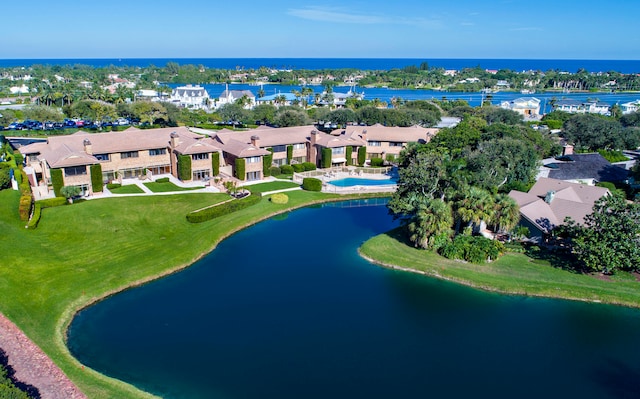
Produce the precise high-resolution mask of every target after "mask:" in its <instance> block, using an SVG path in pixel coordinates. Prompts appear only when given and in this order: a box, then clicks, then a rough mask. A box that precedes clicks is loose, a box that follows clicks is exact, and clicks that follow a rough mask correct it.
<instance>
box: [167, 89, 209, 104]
mask: <svg viewBox="0 0 640 399" xmlns="http://www.w3.org/2000/svg"><path fill="white" fill-rule="evenodd" d="M169 101H170V102H172V103H173V104H175V105H177V106H179V107H184V108H190V109H207V108H208V107H209V102H210V101H211V98H210V97H209V93H207V91H206V90H205V88H204V87H202V86H199V85H195V86H194V85H190V84H189V85H186V86H180V87H176V88H175V89H173V91H171V95H170V96H169Z"/></svg>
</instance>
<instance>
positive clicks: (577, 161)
mask: <svg viewBox="0 0 640 399" xmlns="http://www.w3.org/2000/svg"><path fill="white" fill-rule="evenodd" d="M538 177H548V178H551V179H557V180H564V181H568V182H574V183H582V184H587V185H590V186H593V185H595V184H596V183H598V182H603V181H608V182H624V181H626V180H627V178H628V177H629V171H628V170H626V169H625V168H624V167H620V166H617V165H612V164H611V163H610V162H609V161H607V160H606V159H605V158H604V157H603V156H602V155H600V154H598V153H589V154H574V153H573V147H572V146H570V145H568V146H565V150H564V155H562V156H560V157H555V158H550V159H545V160H543V166H541V167H540V170H539V172H538Z"/></svg>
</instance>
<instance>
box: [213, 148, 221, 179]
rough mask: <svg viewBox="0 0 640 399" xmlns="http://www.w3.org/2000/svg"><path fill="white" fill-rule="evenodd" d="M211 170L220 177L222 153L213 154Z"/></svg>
mask: <svg viewBox="0 0 640 399" xmlns="http://www.w3.org/2000/svg"><path fill="white" fill-rule="evenodd" d="M211 168H212V170H213V175H214V176H218V175H219V174H220V153H219V152H214V153H211Z"/></svg>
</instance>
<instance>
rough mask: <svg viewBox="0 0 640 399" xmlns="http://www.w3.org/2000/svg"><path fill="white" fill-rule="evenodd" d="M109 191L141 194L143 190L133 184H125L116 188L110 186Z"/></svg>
mask: <svg viewBox="0 0 640 399" xmlns="http://www.w3.org/2000/svg"><path fill="white" fill-rule="evenodd" d="M109 191H111V192H112V193H113V194H142V193H144V191H143V190H142V189H141V188H140V187H138V186H137V185H135V184H127V185H124V186H121V187H118V188H112V189H110V190H109Z"/></svg>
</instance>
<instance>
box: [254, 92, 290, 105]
mask: <svg viewBox="0 0 640 399" xmlns="http://www.w3.org/2000/svg"><path fill="white" fill-rule="evenodd" d="M296 100H297V98H296V96H295V95H294V94H293V93H277V94H271V95H269V96H264V97H259V98H257V99H256V100H255V101H256V104H258V105H259V104H271V105H275V106H276V107H280V106H289V105H292V104H293V103H294V101H296Z"/></svg>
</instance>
